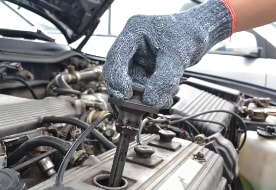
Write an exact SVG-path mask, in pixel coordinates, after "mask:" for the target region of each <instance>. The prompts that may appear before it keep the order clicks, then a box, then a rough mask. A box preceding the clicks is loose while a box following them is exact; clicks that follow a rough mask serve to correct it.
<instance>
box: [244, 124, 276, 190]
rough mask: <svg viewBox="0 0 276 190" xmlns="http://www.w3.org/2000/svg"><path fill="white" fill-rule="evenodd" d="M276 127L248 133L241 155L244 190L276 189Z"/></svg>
mask: <svg viewBox="0 0 276 190" xmlns="http://www.w3.org/2000/svg"><path fill="white" fill-rule="evenodd" d="M275 131H276V127H272V126H267V127H266V128H265V129H258V130H257V131H247V138H246V142H245V144H244V146H243V148H242V149H241V151H240V154H239V168H240V172H239V177H240V179H241V182H242V185H243V187H244V190H252V189H253V190H275V189H276V133H275ZM242 138H243V137H242Z"/></svg>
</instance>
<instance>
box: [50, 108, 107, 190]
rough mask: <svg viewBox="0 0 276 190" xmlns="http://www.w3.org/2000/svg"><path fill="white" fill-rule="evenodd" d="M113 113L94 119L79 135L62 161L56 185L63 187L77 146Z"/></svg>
mask: <svg viewBox="0 0 276 190" xmlns="http://www.w3.org/2000/svg"><path fill="white" fill-rule="evenodd" d="M111 115H112V114H111V113H106V114H105V115H104V116H103V117H101V118H99V119H97V120H96V121H94V122H93V123H92V124H91V125H89V127H88V128H87V129H86V130H85V131H84V132H83V133H82V134H81V135H80V136H79V138H78V139H77V140H76V142H75V143H74V144H73V145H72V146H71V148H70V150H69V151H68V152H67V153H66V155H65V156H64V158H63V160H62V163H61V164H60V167H59V170H58V173H57V176H56V181H55V186H56V187H60V186H61V187H63V176H64V172H65V170H66V168H67V166H68V164H69V161H70V159H71V157H72V156H73V153H74V152H75V151H76V150H77V148H78V147H79V146H80V144H81V143H82V142H83V141H84V139H85V138H86V136H87V135H88V134H89V133H91V131H93V130H94V128H95V127H97V126H98V125H99V124H100V123H101V122H103V121H104V120H105V119H107V118H108V117H110V116H111Z"/></svg>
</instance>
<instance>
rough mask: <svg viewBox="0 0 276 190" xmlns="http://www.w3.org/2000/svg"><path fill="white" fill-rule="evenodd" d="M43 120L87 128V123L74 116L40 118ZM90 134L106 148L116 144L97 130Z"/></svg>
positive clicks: (113, 146)
mask: <svg viewBox="0 0 276 190" xmlns="http://www.w3.org/2000/svg"><path fill="white" fill-rule="evenodd" d="M42 121H43V122H48V123H67V124H72V125H75V126H77V127H79V128H81V129H82V130H86V129H87V128H89V125H88V124H87V123H85V122H84V121H81V120H79V119H75V118H69V117H55V116H50V117H43V118H42ZM91 134H92V135H93V137H94V138H96V139H97V140H98V141H100V142H101V143H102V144H103V145H104V147H105V148H106V149H108V150H110V149H113V148H116V146H115V145H114V144H113V143H112V142H111V141H109V140H108V139H107V138H106V137H105V136H104V135H103V134H102V133H100V132H99V131H97V130H92V131H91Z"/></svg>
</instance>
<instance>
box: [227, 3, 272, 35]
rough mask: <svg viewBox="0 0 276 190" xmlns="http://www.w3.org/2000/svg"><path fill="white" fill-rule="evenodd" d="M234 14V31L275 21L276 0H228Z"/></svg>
mask: <svg viewBox="0 0 276 190" xmlns="http://www.w3.org/2000/svg"><path fill="white" fill-rule="evenodd" d="M228 3H229V5H230V6H231V7H232V8H233V10H234V12H235V15H236V31H237V32H238V31H242V30H247V29H250V28H254V27H257V26H261V25H265V24H268V23H271V22H274V21H276V0H263V1H260V0H228Z"/></svg>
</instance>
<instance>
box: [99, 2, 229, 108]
mask: <svg viewBox="0 0 276 190" xmlns="http://www.w3.org/2000/svg"><path fill="white" fill-rule="evenodd" d="M233 14H234V13H233V12H232V9H231V8H229V6H228V4H227V2H225V0H208V1H206V2H205V3H203V4H201V5H198V6H196V7H194V8H192V9H189V10H187V11H185V12H181V13H176V14H171V15H156V16H146V15H136V16H133V17H131V18H130V19H128V21H127V23H126V25H125V27H124V29H123V30H122V32H121V33H120V35H119V36H118V37H117V39H116V40H115V42H114V44H113V45H112V47H111V49H110V50H109V52H108V54H107V57H106V62H105V64H104V67H103V76H104V79H105V82H106V86H107V89H108V92H109V94H110V95H111V96H113V97H115V98H119V99H129V98H131V97H132V95H133V87H140V88H144V94H143V99H142V101H143V103H145V104H147V105H150V106H153V107H156V108H159V109H167V108H169V107H170V106H171V105H172V104H173V96H174V95H175V94H176V93H177V92H178V86H179V82H180V78H181V77H182V75H183V72H184V69H185V68H187V67H189V66H191V65H193V64H195V63H197V62H198V61H199V60H200V59H201V57H202V56H203V55H204V54H205V53H207V51H208V50H209V49H210V48H211V47H212V46H214V45H215V44H216V43H218V42H219V41H221V40H223V39H226V38H227V37H229V36H230V35H231V34H232V32H233V26H234V22H233V20H234V19H233V18H234V16H233Z"/></svg>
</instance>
